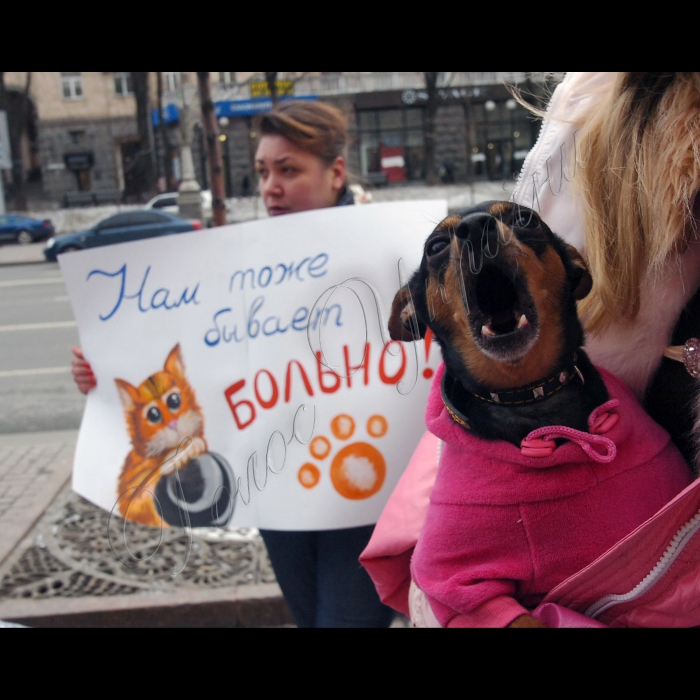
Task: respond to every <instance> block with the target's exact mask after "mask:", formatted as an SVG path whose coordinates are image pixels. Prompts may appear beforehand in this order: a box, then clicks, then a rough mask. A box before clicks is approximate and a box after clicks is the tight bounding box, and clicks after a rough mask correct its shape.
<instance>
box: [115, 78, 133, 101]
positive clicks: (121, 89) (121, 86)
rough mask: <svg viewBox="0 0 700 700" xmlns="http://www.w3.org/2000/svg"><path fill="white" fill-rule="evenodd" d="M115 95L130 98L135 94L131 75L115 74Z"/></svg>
mask: <svg viewBox="0 0 700 700" xmlns="http://www.w3.org/2000/svg"><path fill="white" fill-rule="evenodd" d="M114 93H115V95H118V96H119V97H128V96H129V95H133V94H134V88H133V86H132V84H131V73H115V74H114Z"/></svg>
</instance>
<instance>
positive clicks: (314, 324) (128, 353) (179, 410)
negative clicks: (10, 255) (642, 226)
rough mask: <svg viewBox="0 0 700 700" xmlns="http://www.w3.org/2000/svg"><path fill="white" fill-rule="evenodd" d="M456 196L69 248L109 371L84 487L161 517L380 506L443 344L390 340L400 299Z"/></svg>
mask: <svg viewBox="0 0 700 700" xmlns="http://www.w3.org/2000/svg"><path fill="white" fill-rule="evenodd" d="M446 213H447V206H446V203H445V202H444V201H420V202H401V203H387V204H372V205H367V206H359V207H337V208H333V209H323V210H317V211H313V212H305V213H302V214H292V215H288V216H284V217H278V218H271V219H265V220H262V221H255V222H249V223H244V224H238V225H235V226H227V227H224V228H218V229H214V230H210V231H197V232H192V233H188V234H178V235H172V236H166V237H162V238H155V239H150V240H143V241H137V242H132V243H124V244H120V245H112V246H106V247H101V248H95V249H92V250H87V251H84V252H80V253H71V254H68V255H64V256H61V258H60V265H61V270H62V273H63V275H64V277H65V280H66V283H67V286H68V291H69V294H70V298H71V301H72V304H73V310H74V312H75V317H76V319H77V322H78V328H79V333H80V340H81V344H82V348H83V351H84V353H85V357H86V358H87V359H88V361H89V362H90V363H91V365H92V367H93V370H94V372H95V375H96V378H97V388H96V389H94V390H92V391H91V392H90V394H89V397H88V401H87V406H86V410H85V415H84V417H83V422H82V426H81V430H80V436H79V440H78V446H77V453H76V458H75V468H74V474H73V487H74V489H75V490H76V491H77V492H78V493H79V494H80V495H82V496H84V497H85V498H87V499H89V500H90V501H92V502H93V503H95V504H97V505H99V506H100V507H102V508H104V509H106V510H109V511H112V512H114V514H115V515H118V516H122V517H126V518H127V519H130V520H135V521H136V522H142V523H144V524H149V525H154V526H158V525H161V524H165V525H168V524H170V525H176V526H179V525H180V524H181V522H182V523H183V524H190V525H192V526H193V527H196V526H210V525H218V526H229V527H239V526H248V527H261V528H268V529H277V530H320V529H336V528H346V527H355V526H361V525H367V524H371V523H374V522H376V520H377V518H378V516H379V514H380V513H381V510H382V508H383V506H384V504H385V502H386V500H387V498H388V496H389V494H390V493H391V491H392V490H393V488H394V486H395V485H396V482H397V481H398V479H399V477H400V476H401V473H402V472H403V470H404V468H405V467H406V465H407V464H408V461H409V459H410V456H411V453H412V452H413V450H414V448H415V446H416V445H417V443H418V440H419V439H420V437H421V435H422V434H423V432H424V418H423V416H424V410H425V402H426V398H427V393H428V389H429V385H430V381H429V379H430V376H431V375H432V371H433V369H434V368H435V367H436V366H437V364H438V362H439V361H440V353H439V349H438V348H437V347H436V346H435V344H433V343H431V342H430V339H427V340H425V341H423V340H421V341H419V342H417V343H413V344H399V343H392V344H390V345H388V346H387V347H385V345H384V342H385V341H388V336H387V335H386V322H387V319H388V313H389V310H390V308H391V302H392V300H393V297H394V295H395V293H396V291H397V290H398V289H399V286H400V284H403V283H405V282H406V281H407V279H408V276H409V275H410V274H411V273H412V272H413V270H414V269H415V268H416V267H417V266H418V264H419V263H420V258H421V254H422V247H423V243H424V241H425V239H426V238H427V236H428V235H429V233H430V231H431V230H432V229H433V228H434V226H435V224H436V223H437V222H438V221H440V220H441V219H442V218H444V216H445V215H446ZM400 260H401V261H402V266H403V267H402V270H403V271H402V273H401V275H402V278H401V279H399V261H400ZM343 283H344V284H343ZM378 310H379V311H378ZM380 324H381V325H383V328H382V329H381V331H380ZM382 331H383V334H384V337H382Z"/></svg>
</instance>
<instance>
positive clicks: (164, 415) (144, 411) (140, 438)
mask: <svg viewBox="0 0 700 700" xmlns="http://www.w3.org/2000/svg"><path fill="white" fill-rule="evenodd" d="M114 381H115V383H116V385H117V389H118V391H119V397H120V399H121V401H122V405H123V406H124V413H125V415H126V422H127V425H128V427H129V435H130V436H131V441H132V443H133V446H134V450H135V451H136V452H137V453H138V454H140V455H142V456H144V457H156V456H159V455H162V454H165V453H167V452H169V451H170V450H172V449H174V448H176V447H177V446H178V445H179V444H180V443H181V442H182V441H183V440H184V439H185V438H187V437H191V438H193V437H202V436H203V429H204V416H203V415H202V409H201V408H200V407H199V405H198V404H197V399H196V397H195V394H194V391H193V390H192V387H191V386H190V385H189V383H188V382H187V380H186V379H185V366H184V364H183V362H182V357H181V355H180V346H179V345H176V346H175V347H174V348H173V349H172V351H171V352H170V354H169V355H168V359H167V360H166V361H165V367H164V369H163V371H161V372H156V373H155V374H154V375H152V376H150V377H149V378H148V379H147V380H146V381H145V382H143V384H141V385H140V386H139V387H134V386H132V385H131V384H129V383H128V382H125V381H124V380H123V379H115V380H114Z"/></svg>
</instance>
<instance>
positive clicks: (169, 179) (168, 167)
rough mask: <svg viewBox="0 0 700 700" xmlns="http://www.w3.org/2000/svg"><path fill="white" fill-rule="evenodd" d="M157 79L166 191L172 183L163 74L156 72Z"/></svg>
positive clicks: (171, 163)
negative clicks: (164, 105)
mask: <svg viewBox="0 0 700 700" xmlns="http://www.w3.org/2000/svg"><path fill="white" fill-rule="evenodd" d="M156 76H157V80H158V131H159V133H160V138H161V141H162V143H163V150H164V154H163V177H165V189H166V191H167V192H169V191H170V188H171V187H172V185H173V159H172V154H171V151H170V139H169V138H168V128H167V126H166V125H165V109H164V107H163V74H162V73H160V72H159V73H156Z"/></svg>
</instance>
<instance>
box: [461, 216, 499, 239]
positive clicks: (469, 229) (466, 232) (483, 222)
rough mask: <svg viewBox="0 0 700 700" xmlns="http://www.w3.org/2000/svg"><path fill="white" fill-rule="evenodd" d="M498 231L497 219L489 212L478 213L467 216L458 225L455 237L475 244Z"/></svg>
mask: <svg viewBox="0 0 700 700" xmlns="http://www.w3.org/2000/svg"><path fill="white" fill-rule="evenodd" d="M495 230H496V219H495V218H494V217H493V216H492V215H491V214H488V213H487V212H476V213H474V214H467V215H466V216H465V217H464V218H463V219H462V220H461V221H460V222H459V224H457V228H456V229H455V235H456V236H457V238H461V239H462V240H472V241H474V242H476V241H479V240H482V238H483V237H484V236H486V235H488V234H489V233H491V232H492V231H495Z"/></svg>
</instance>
